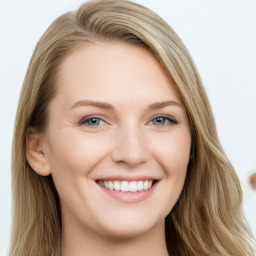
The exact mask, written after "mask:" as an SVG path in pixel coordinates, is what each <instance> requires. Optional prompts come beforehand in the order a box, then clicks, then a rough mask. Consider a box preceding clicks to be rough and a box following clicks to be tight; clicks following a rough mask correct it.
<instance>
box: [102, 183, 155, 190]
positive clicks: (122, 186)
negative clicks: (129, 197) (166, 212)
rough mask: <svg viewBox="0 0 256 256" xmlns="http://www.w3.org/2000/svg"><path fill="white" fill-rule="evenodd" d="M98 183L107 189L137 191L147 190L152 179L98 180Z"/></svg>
mask: <svg viewBox="0 0 256 256" xmlns="http://www.w3.org/2000/svg"><path fill="white" fill-rule="evenodd" d="M98 184H99V185H100V186H102V187H103V188H106V189H109V190H116V191H122V192H138V191H147V190H149V189H150V188H151V187H152V185H153V180H145V181H118V180H115V181H102V180H100V181H98Z"/></svg>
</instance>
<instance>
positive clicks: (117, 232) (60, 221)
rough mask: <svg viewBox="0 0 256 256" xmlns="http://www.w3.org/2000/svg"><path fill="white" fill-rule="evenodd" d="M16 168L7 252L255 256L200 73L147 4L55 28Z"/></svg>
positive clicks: (44, 44) (42, 47)
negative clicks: (11, 232)
mask: <svg viewBox="0 0 256 256" xmlns="http://www.w3.org/2000/svg"><path fill="white" fill-rule="evenodd" d="M12 168H13V194H14V213H15V214H14V218H13V236H12V246H11V252H10V255H24V256H27V255H31V256H32V255H33V256H34V255H54V256H55V255H62V256H65V255H163V256H164V255H237V256H238V255H239V256H241V255H254V248H255V247H254V240H253V237H252V234H251V232H250V230H249V228H248V226H247V224H246V222H245V220H244V217H243V214H242V210H241V200H242V192H241V188H240V184H239V180H238V178H237V176H236V173H235V171H234V169H233V167H232V165H231V164H230V162H229V160H228V159H227V157H226V156H225V153H224V152H223V150H222V148H221V145H220V143H219V140H218V136H217V132H216V127H215V123H214V118H213V115H212V111H211V108H210V105H209V102H208V99H207V96H206V94H205V91H204V89H203V86H202V83H201V81H200V77H199V75H198V73H197V71H196V68H195V65H194V64H193V61H192V60H191V57H190V55H189V53H188V52H187V50H186V48H185V46H184V45H183V43H182V42H181V40H180V39H179V38H178V36H177V35H176V34H175V32H174V31H173V30H172V29H171V28H170V27H169V26H168V25H167V24H166V23H165V22H164V21H163V20H162V19H161V18H160V17H158V16H157V15H156V14H155V13H153V12H152V11H150V10H148V9H147V8H145V7H143V6H140V5H138V4H135V3H131V2H129V1H114V0H110V1H94V2H88V3H86V4H84V5H82V6H81V7H80V8H79V10H78V11H77V12H76V13H67V14H64V15H62V16H61V17H59V18H58V19H57V20H56V21H55V22H54V23H53V24H52V25H51V26H50V27H49V29H48V30H47V31H46V32H45V34H44V35H43V36H42V38H41V39H40V41H39V43H38V45H37V47H36V49H35V52H34V54H33V56H32V59H31V62H30V65H29V68H28V71H27V74H26V77H25V81H24V85H23V89H22V92H21V98H20V103H19V107H18V112H17V118H16V126H15V135H14V141H13V166H12Z"/></svg>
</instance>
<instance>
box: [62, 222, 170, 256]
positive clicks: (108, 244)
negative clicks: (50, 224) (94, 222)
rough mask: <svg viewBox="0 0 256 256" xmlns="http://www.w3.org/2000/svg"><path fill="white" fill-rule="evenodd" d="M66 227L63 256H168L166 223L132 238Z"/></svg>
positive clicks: (64, 230) (64, 229)
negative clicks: (102, 234)
mask: <svg viewBox="0 0 256 256" xmlns="http://www.w3.org/2000/svg"><path fill="white" fill-rule="evenodd" d="M64 227H65V226H64ZM64 227H63V236H62V254H61V255H62V256H87V255H88V256H91V255H94V256H102V255H104V256H130V255H140V256H155V255H161V256H168V252H167V248H166V242H165V224H164V221H163V223H159V224H158V225H157V226H155V227H153V228H152V229H151V230H149V231H148V232H147V233H145V234H143V235H140V236H136V237H132V238H116V237H112V238H111V237H104V236H100V235H98V234H95V233H94V232H91V231H88V230H86V231H82V230H80V231H78V230H75V229H72V228H71V227H70V228H68V227H66V228H64Z"/></svg>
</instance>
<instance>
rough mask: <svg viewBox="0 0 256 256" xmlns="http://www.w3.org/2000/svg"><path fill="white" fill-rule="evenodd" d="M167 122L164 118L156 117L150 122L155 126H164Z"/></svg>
mask: <svg viewBox="0 0 256 256" xmlns="http://www.w3.org/2000/svg"><path fill="white" fill-rule="evenodd" d="M167 121H168V120H167V118H166V117H156V118H154V119H153V120H152V122H153V124H155V125H164V124H166V122H167Z"/></svg>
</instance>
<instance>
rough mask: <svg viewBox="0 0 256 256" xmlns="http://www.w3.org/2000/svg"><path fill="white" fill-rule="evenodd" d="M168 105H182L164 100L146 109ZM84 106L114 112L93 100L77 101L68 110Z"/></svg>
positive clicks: (105, 104) (107, 106) (106, 105)
mask: <svg viewBox="0 0 256 256" xmlns="http://www.w3.org/2000/svg"><path fill="white" fill-rule="evenodd" d="M170 105H175V106H182V104H181V103H180V102H179V101H174V100H166V101H161V102H155V103H152V104H150V105H149V106H148V109H149V110H154V109H159V108H164V107H166V106H170ZM84 106H93V107H97V108H102V109H107V110H114V106H113V105H111V104H109V103H107V102H102V101H94V100H79V101H77V102H76V103H75V104H73V105H72V106H71V108H70V110H71V109H74V108H76V107H84Z"/></svg>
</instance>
